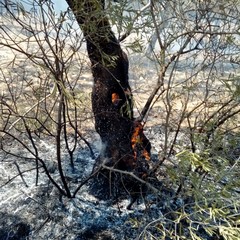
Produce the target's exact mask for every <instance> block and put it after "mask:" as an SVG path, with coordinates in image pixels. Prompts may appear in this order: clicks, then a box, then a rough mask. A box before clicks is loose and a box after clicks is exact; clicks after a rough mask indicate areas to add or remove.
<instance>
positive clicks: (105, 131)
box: [67, 0, 150, 171]
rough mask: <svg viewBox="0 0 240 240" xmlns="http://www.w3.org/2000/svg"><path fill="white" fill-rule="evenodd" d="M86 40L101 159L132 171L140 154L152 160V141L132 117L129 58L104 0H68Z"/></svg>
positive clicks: (116, 166)
mask: <svg viewBox="0 0 240 240" xmlns="http://www.w3.org/2000/svg"><path fill="white" fill-rule="evenodd" d="M67 2H68V4H69V6H70V8H71V9H72V11H73V13H74V15H75V17H76V19H77V21H78V23H79V25H80V27H81V29H82V31H83V33H84V37H85V39H86V43H87V51H88V55H89V58H90V61H91V64H92V74H93V77H94V86H93V91H92V109H93V113H94V117H95V128H96V131H97V132H98V133H99V135H100V137H101V140H102V143H103V145H102V154H101V156H100V162H103V161H104V160H107V162H106V164H108V165H109V166H113V167H115V168H118V169H122V170H128V171H132V170H134V169H136V167H137V161H138V157H137V155H139V154H140V155H141V156H142V157H144V156H145V157H144V158H145V159H149V156H150V155H149V154H150V143H149V141H148V140H147V138H146V137H145V136H144V134H143V130H142V126H141V124H140V123H137V124H136V123H135V122H134V118H133V103H132V93H131V88H130V86H129V82H128V59H127V56H126V54H125V53H124V52H123V51H122V49H121V47H120V44H119V42H118V40H117V39H116V37H115V35H114V33H113V32H112V30H111V26H110V24H109V21H108V19H107V17H106V16H105V14H104V1H102V0H67Z"/></svg>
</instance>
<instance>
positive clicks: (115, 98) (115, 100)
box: [112, 93, 121, 106]
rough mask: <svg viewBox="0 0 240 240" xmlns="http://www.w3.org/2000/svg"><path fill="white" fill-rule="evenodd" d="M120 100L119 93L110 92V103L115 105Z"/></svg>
mask: <svg viewBox="0 0 240 240" xmlns="http://www.w3.org/2000/svg"><path fill="white" fill-rule="evenodd" d="M120 101H121V99H120V98H119V95H118V94H117V93H112V103H113V104H114V105H115V106H117V105H118V103H119V102H120Z"/></svg>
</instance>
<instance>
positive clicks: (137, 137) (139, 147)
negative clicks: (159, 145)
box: [131, 122, 151, 161]
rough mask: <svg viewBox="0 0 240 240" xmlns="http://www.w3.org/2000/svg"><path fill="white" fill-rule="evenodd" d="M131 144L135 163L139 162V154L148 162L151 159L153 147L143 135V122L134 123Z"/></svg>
mask: <svg viewBox="0 0 240 240" xmlns="http://www.w3.org/2000/svg"><path fill="white" fill-rule="evenodd" d="M131 144H132V149H133V152H134V159H135V161H137V158H138V156H139V154H140V156H143V157H144V158H145V159H146V160H147V161H149V160H150V159H151V155H150V149H151V145H150V142H149V141H148V139H147V138H146V136H145V135H144V133H143V125H142V123H141V122H135V123H134V130H133V134H132V138H131Z"/></svg>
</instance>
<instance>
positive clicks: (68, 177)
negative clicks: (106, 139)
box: [0, 12, 240, 240]
mask: <svg viewBox="0 0 240 240" xmlns="http://www.w3.org/2000/svg"><path fill="white" fill-rule="evenodd" d="M39 14H40V15H39V16H38V15H35V17H40V20H42V21H43V22H44V19H42V15H41V13H39ZM68 14H69V13H65V14H63V16H62V17H61V18H60V19H55V18H53V16H51V12H48V13H47V16H48V17H49V18H50V20H51V21H49V22H50V23H51V24H50V23H49V26H48V29H47V32H49V31H50V32H52V35H51V34H50V35H45V32H44V31H46V29H44V26H45V25H44V24H42V23H41V22H36V23H34V21H33V20H32V18H29V17H28V15H27V14H26V15H24V14H23V15H21V18H16V19H14V18H13V16H7V15H6V16H1V18H0V22H2V23H4V25H2V26H1V28H0V30H1V34H0V39H1V40H0V56H1V60H0V89H1V90H0V91H1V92H0V137H1V139H0V140H1V143H0V144H1V150H0V201H1V204H0V206H1V209H2V210H1V212H0V219H1V221H0V226H1V227H0V238H1V237H2V239H14V237H15V239H20V238H21V237H22V239H26V236H28V235H29V238H30V239H135V238H136V239H166V240H167V239H194V240H195V239H196V240H199V239H209V240H213V239H224V240H238V239H239V235H240V222H239V217H240V216H239V212H240V202H239V199H240V198H239V196H240V181H239V177H238V175H239V170H240V169H239V168H240V132H239V128H240V114H239V113H240V105H239V98H240V94H239V79H240V73H239V64H240V63H239V59H237V56H238V54H239V51H238V48H239V42H238V41H237V40H236V41H235V42H234V41H233V39H232V41H233V42H232V45H234V47H235V48H234V54H231V56H230V55H229V53H228V49H227V50H226V49H224V48H223V49H222V48H221V47H222V46H223V44H224V43H226V39H224V36H223V37H221V36H220V37H219V36H218V37H219V38H218V39H217V40H214V39H210V38H209V39H208V41H209V42H208V43H206V45H202V47H203V50H201V51H200V52H199V53H198V52H197V51H195V50H194V51H189V53H188V54H182V53H181V52H180V51H177V53H178V55H177V56H176V57H175V60H174V61H172V62H170V64H169V65H168V68H167V69H165V68H164V67H163V66H164V64H163V63H165V64H166V65H167V63H168V61H169V59H171V56H173V55H174V52H171V51H169V50H168V49H165V52H160V53H159V52H158V54H159V55H157V54H156V55H154V54H153V56H152V58H153V59H149V58H147V57H146V56H145V54H144V51H143V52H142V53H139V52H136V51H133V50H136V47H138V45H137V44H136V45H135V46H134V48H133V47H132V48H131V49H129V48H128V47H127V46H129V45H130V44H129V41H131V39H130V40H129V39H126V41H125V42H123V45H124V46H126V49H127V50H128V53H129V60H130V82H131V86H132V90H133V94H134V101H135V109H134V110H135V114H136V117H137V116H138V115H139V114H140V113H141V110H142V108H143V107H144V105H145V103H146V101H147V100H148V99H149V96H150V95H151V93H152V92H153V91H154V88H156V87H159V89H158V91H157V92H156V94H155V95H154V98H153V101H152V102H151V107H150V111H149V112H148V114H147V115H146V117H145V118H144V121H145V122H146V123H145V132H146V135H147V136H148V137H149V139H150V141H151V143H152V163H151V166H152V169H154V170H155V172H156V176H157V178H158V180H159V181H160V182H161V186H154V187H155V188H158V189H159V192H158V193H157V194H156V193H154V194H153V193H152V191H149V194H147V196H146V199H145V202H144V203H142V204H140V205H137V204H136V207H135V211H127V210H126V209H125V207H126V205H127V203H126V202H127V200H126V199H124V200H120V201H119V203H115V202H114V203H112V202H111V201H100V200H98V199H97V198H95V197H94V196H93V195H92V194H91V193H89V189H88V185H87V184H85V182H84V179H86V178H88V176H89V175H90V173H91V168H92V166H93V164H94V156H92V155H94V154H95V156H97V155H98V154H99V152H98V149H99V148H98V147H99V144H100V143H99V137H98V135H97V134H96V133H95V131H94V122H93V116H92V113H91V87H92V79H91V74H90V69H89V62H88V59H87V57H86V52H85V47H84V44H83V38H82V36H81V33H79V32H78V31H76V30H74V28H73V25H71V24H70V25H64V24H63V25H61V24H62V21H63V20H64V21H65V20H66V19H67V17H68ZM70 15H71V14H70ZM144 16H145V15H144ZM144 16H143V17H144ZM145 17H146V16H145ZM199 22H200V23H201V20H199ZM30 23H31V24H30ZM29 24H30V25H29ZM141 24H143V23H141ZM141 24H140V25H141ZM145 24H147V23H146V22H145ZM29 26H31V27H29ZM64 27H66V29H64ZM147 27H149V26H147ZM42 28H43V29H42ZM63 29H64V30H63ZM223 30H225V29H223ZM206 31H208V29H206ZM39 32H40V33H39ZM70 32H71V33H70ZM36 33H39V34H36ZM57 33H61V34H59V35H57ZM63 33H68V34H67V35H64V34H63ZM144 34H145V33H143V32H140V33H139V32H135V33H134V36H135V37H134V39H135V38H136V39H138V38H139V39H140V40H141V41H142V38H143V36H144V37H145V39H144V40H145V41H150V40H149V38H150V37H149V35H146V36H145V35H144ZM166 34H167V33H166ZM199 35H200V36H199ZM199 35H194V37H193V38H194V41H193V43H192V45H191V46H194V45H195V44H196V43H198V40H199V39H201V37H203V38H204V40H205V37H206V38H208V37H209V36H206V34H204V33H203V34H202V35H201V33H199ZM71 36H74V37H73V38H71ZM76 36H77V38H76ZM183 40H184V41H185V40H186V39H185V38H183V39H181V40H176V42H177V43H178V44H179V42H181V41H183ZM228 40H229V41H230V40H231V39H228ZM141 41H139V42H141ZM169 41H170V40H169ZM171 41H172V39H171ZM184 41H183V42H184ZM186 41H187V40H186ZM214 41H217V43H218V47H219V48H217V49H218V50H219V51H212V49H211V47H212V44H213V42H214ZM177 43H176V44H177ZM214 43H216V42H214ZM143 45H144V44H143ZM40 46H41V48H40ZM204 47H205V48H204ZM180 48H181V46H180ZM156 52H157V51H156ZM160 54H162V55H160ZM163 55H164V57H165V59H164V61H163V59H161V57H162V56H163ZM163 70H165V72H164V76H163ZM61 103H63V104H62V105H61ZM59 128H60V130H61V131H60V132H59ZM91 151H93V153H91ZM49 176H50V177H49ZM69 194H70V195H69ZM73 196H74V197H75V198H73V199H71V198H69V197H73ZM143 209H145V210H143ZM123 226H124V228H126V233H124V232H125V230H123ZM94 228H95V230H94ZM52 229H55V230H54V231H53V230H52ZM9 234H10V235H9ZM7 235H9V236H10V237H9V238H7V237H6V236H7ZM87 236H88V238H87ZM11 237H12V238H11ZM104 237H105V238H104ZM107 237H108V238H107Z"/></svg>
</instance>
